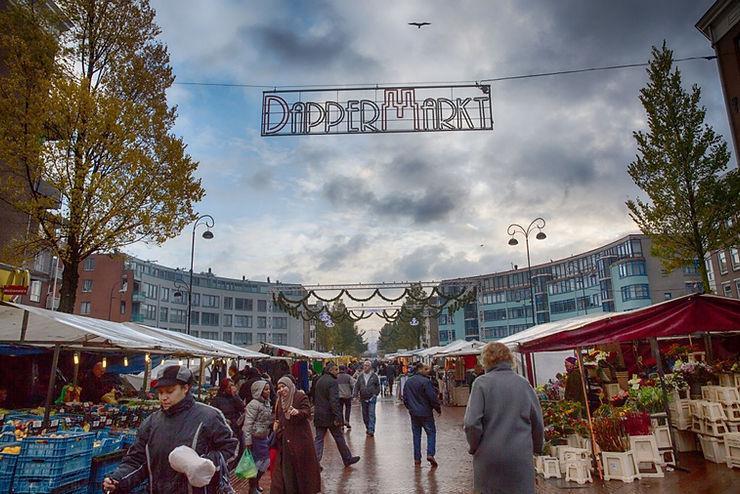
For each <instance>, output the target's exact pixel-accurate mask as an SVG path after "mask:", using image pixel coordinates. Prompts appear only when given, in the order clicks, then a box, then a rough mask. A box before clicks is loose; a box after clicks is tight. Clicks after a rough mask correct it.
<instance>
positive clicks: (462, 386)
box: [434, 340, 485, 406]
mask: <svg viewBox="0 0 740 494" xmlns="http://www.w3.org/2000/svg"><path fill="white" fill-rule="evenodd" d="M484 346H485V344H484V343H481V342H480V341H476V340H473V341H465V340H458V341H455V342H452V343H450V344H449V345H447V346H446V347H443V348H442V349H441V350H439V351H437V352H436V353H435V354H434V358H435V359H436V360H437V361H439V362H440V369H441V370H442V377H441V379H440V384H441V386H440V388H441V391H442V400H443V402H444V403H445V404H446V405H450V406H466V405H467V404H468V398H469V397H470V386H471V385H472V384H473V381H474V380H475V378H476V377H478V376H479V375H480V374H482V373H483V368H482V367H481V365H480V363H479V362H478V356H479V355H480V353H481V351H482V350H483V347H484Z"/></svg>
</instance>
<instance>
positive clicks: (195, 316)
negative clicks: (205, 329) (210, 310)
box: [190, 310, 200, 324]
mask: <svg viewBox="0 0 740 494" xmlns="http://www.w3.org/2000/svg"><path fill="white" fill-rule="evenodd" d="M190 324H200V312H198V311H197V310H194V311H191V312H190Z"/></svg>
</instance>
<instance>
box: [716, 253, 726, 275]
mask: <svg viewBox="0 0 740 494" xmlns="http://www.w3.org/2000/svg"><path fill="white" fill-rule="evenodd" d="M717 261H718V262H719V272H720V273H722V274H727V271H728V269H727V254H725V251H723V250H721V251H719V252H717Z"/></svg>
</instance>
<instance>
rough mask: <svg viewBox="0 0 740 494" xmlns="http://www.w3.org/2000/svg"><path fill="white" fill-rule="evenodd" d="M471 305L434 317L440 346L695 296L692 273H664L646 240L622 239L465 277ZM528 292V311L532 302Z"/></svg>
mask: <svg viewBox="0 0 740 494" xmlns="http://www.w3.org/2000/svg"><path fill="white" fill-rule="evenodd" d="M460 281H464V282H467V283H470V282H473V283H475V284H476V285H477V286H478V299H477V301H476V302H475V303H471V304H468V305H467V306H466V307H465V308H464V309H461V310H459V311H457V312H456V313H454V314H453V315H451V316H450V315H447V314H443V315H441V316H440V317H439V321H438V322H439V324H438V326H439V343H440V344H441V345H444V344H446V343H449V342H450V341H454V340H456V339H468V340H471V339H479V340H482V341H490V340H496V339H499V338H504V337H506V336H509V335H511V334H514V333H518V332H519V331H522V330H524V329H527V328H528V327H531V326H532V325H534V323H535V320H536V322H537V324H542V323H546V322H550V321H557V320H560V319H567V318H569V317H574V316H577V315H584V314H590V313H594V312H622V311H628V310H633V309H637V308H639V307H645V306H647V305H650V304H653V303H656V302H661V301H663V300H668V299H670V298H674V297H679V296H681V295H685V294H688V293H694V292H696V291H700V290H701V280H700V277H699V274H698V272H697V269H696V268H694V267H691V268H685V269H683V270H677V271H672V272H668V271H666V270H664V269H663V267H662V266H661V263H660V260H659V259H658V258H656V257H653V256H652V255H651V254H650V239H649V238H648V237H647V236H645V235H628V236H626V237H623V238H621V239H619V240H617V241H615V242H612V243H610V244H607V245H604V246H602V247H599V248H597V249H593V250H590V251H588V252H584V253H582V254H578V255H574V256H571V257H568V258H566V259H559V260H557V261H551V262H548V263H545V264H538V265H535V266H532V270H531V284H530V271H529V270H528V269H527V268H526V267H524V268H517V269H512V270H509V271H502V272H498V273H491V274H486V275H481V276H473V277H469V278H458V279H455V280H446V281H444V282H442V286H444V285H445V283H449V284H454V283H459V282H460ZM532 294H534V302H535V303H534V313H533V308H532V306H533V304H532Z"/></svg>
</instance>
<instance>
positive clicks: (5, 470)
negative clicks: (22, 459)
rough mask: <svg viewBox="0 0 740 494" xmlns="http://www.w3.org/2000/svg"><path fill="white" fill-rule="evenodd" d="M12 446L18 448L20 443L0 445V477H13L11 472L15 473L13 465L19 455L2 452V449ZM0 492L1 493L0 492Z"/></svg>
mask: <svg viewBox="0 0 740 494" xmlns="http://www.w3.org/2000/svg"><path fill="white" fill-rule="evenodd" d="M13 446H20V443H3V444H1V445H0V475H7V474H10V475H13V472H14V471H15V465H16V463H18V456H19V455H17V454H12V453H3V452H2V450H3V449H4V448H9V447H13ZM0 492H2V491H1V490H0Z"/></svg>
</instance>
